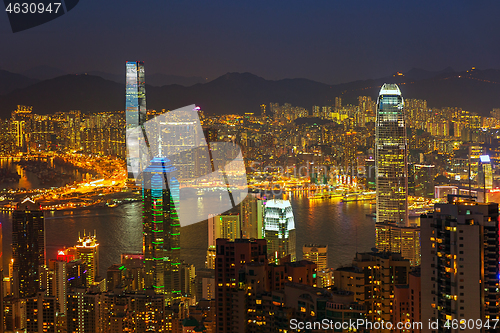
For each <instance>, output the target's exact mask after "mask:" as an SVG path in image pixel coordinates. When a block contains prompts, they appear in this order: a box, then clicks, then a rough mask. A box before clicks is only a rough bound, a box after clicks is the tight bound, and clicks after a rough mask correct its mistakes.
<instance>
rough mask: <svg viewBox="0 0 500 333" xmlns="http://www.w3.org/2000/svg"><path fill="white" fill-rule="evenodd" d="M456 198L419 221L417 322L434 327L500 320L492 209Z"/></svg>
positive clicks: (494, 206)
mask: <svg viewBox="0 0 500 333" xmlns="http://www.w3.org/2000/svg"><path fill="white" fill-rule="evenodd" d="M457 199H460V198H459V197H458V198H457V197H456V196H449V203H439V204H436V205H435V208H434V212H433V213H430V214H428V215H426V216H423V217H421V228H422V233H421V236H422V269H421V279H422V280H421V281H422V304H421V311H422V312H421V317H422V318H428V319H431V320H438V321H439V324H440V327H444V325H445V324H446V322H447V321H452V320H458V321H460V320H463V319H464V320H468V319H470V318H482V319H483V320H486V319H492V320H495V319H499V315H500V307H499V295H498V286H499V268H498V267H499V266H498V262H499V259H500V258H499V252H498V248H499V238H498V233H499V221H498V204H497V203H488V204H485V203H478V202H475V201H472V200H470V199H468V200H464V201H459V200H457ZM454 200H456V201H454ZM478 331H479V330H478ZM480 331H481V332H495V331H496V330H495V329H493V327H490V328H489V329H488V328H483V329H481V330H480ZM432 332H437V330H434V331H432Z"/></svg>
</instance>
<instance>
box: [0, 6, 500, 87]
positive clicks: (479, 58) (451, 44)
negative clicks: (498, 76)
mask: <svg viewBox="0 0 500 333" xmlns="http://www.w3.org/2000/svg"><path fill="white" fill-rule="evenodd" d="M2 8H3V7H2ZM499 13H500V2H498V1H480V2H479V1H428V0H425V1H411V2H410V1H334V0H324V1H323V0H315V1H281V0H272V1H261V0H253V1H241V0H236V1H225V0H211V1H202V0H162V1H159V0H142V1H138V0H136V1H132V0H121V1H97V0H84V1H80V3H79V4H78V6H76V7H75V8H74V9H73V10H72V11H70V12H68V13H67V14H66V15H64V16H62V17H60V18H58V19H56V20H54V21H52V22H49V23H47V24H44V25H42V26H39V27H35V28H33V29H30V30H26V31H23V32H19V33H15V34H14V33H12V31H11V29H10V26H9V23H8V19H7V15H6V13H5V12H4V13H1V14H0V68H1V69H5V70H9V71H14V72H20V71H23V70H26V69H29V68H31V67H34V66H39V65H47V66H52V67H57V68H60V69H62V70H64V71H66V72H69V73H78V72H84V71H105V72H109V73H115V74H118V73H122V72H123V71H124V68H125V67H124V62H125V61H126V60H143V61H145V63H146V71H147V73H150V74H152V73H158V72H160V73H165V74H173V75H182V76H202V77H206V78H208V79H209V80H210V79H214V78H216V77H218V76H220V75H223V74H225V73H227V72H251V73H254V74H256V75H259V76H262V77H264V78H267V79H282V78H297V77H303V78H308V79H313V80H317V81H321V82H325V83H340V82H347V81H352V80H358V79H368V78H378V77H384V76H387V75H390V74H392V73H394V72H396V71H402V72H404V71H408V70H409V69H411V68H412V67H418V68H424V69H428V70H441V69H444V68H445V67H448V66H451V67H452V68H454V69H455V70H465V69H468V68H470V67H471V66H475V67H476V68H478V69H488V68H500V43H499V40H498V39H499V37H498V36H499V32H500V25H499V23H498V14H499Z"/></svg>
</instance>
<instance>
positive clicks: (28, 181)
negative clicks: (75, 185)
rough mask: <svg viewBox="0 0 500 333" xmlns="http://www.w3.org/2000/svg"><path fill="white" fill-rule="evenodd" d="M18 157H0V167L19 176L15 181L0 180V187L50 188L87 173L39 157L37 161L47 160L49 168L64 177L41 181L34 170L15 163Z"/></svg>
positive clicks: (50, 159) (78, 179)
mask: <svg viewBox="0 0 500 333" xmlns="http://www.w3.org/2000/svg"><path fill="white" fill-rule="evenodd" d="M15 161H19V159H13V158H10V157H9V158H7V157H0V169H5V170H8V171H10V172H17V174H18V175H19V176H21V178H20V179H19V180H18V181H17V180H16V181H8V182H0V189H34V188H50V187H60V186H64V185H66V184H68V183H71V182H73V181H75V180H76V181H81V180H83V179H85V178H86V177H87V176H88V174H87V173H86V172H81V171H79V170H78V169H76V168H72V167H69V166H61V165H58V164H56V163H54V159H52V158H41V159H39V161H43V162H47V163H48V164H49V167H50V169H51V170H54V171H56V172H58V173H60V174H63V175H65V176H66V177H55V179H53V180H51V181H49V182H46V183H42V182H41V181H40V179H39V177H37V174H36V173H35V172H31V171H27V170H25V169H24V168H23V167H22V166H21V165H19V164H17V163H15Z"/></svg>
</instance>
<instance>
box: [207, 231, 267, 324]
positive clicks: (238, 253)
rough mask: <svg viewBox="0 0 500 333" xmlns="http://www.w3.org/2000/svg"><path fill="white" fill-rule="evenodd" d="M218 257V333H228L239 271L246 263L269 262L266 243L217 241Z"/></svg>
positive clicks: (257, 240)
mask: <svg viewBox="0 0 500 333" xmlns="http://www.w3.org/2000/svg"><path fill="white" fill-rule="evenodd" d="M216 246H217V250H216V251H217V257H216V263H215V282H216V286H217V287H216V288H217V289H216V290H217V291H216V293H215V302H216V304H217V314H216V318H217V332H218V333H222V332H224V333H226V332H233V330H232V320H233V318H232V299H231V292H232V291H233V290H235V289H236V288H237V286H238V280H239V271H240V269H241V268H242V267H243V265H245V264H246V263H251V262H257V263H265V262H266V261H267V259H266V254H267V248H266V241H265V240H263V239H256V240H248V239H236V240H235V241H234V242H230V241H229V240H226V239H218V240H217V244H216Z"/></svg>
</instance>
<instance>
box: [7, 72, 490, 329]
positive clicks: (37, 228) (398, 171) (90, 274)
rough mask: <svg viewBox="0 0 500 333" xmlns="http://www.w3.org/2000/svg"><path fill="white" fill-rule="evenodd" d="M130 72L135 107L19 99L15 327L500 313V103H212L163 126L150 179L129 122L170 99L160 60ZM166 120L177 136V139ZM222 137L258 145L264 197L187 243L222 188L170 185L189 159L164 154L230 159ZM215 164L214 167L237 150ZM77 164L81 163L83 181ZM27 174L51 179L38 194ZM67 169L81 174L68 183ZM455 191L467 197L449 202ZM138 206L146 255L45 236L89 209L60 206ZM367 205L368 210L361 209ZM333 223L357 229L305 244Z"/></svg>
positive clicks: (220, 216)
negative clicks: (130, 148) (57, 183)
mask: <svg viewBox="0 0 500 333" xmlns="http://www.w3.org/2000/svg"><path fill="white" fill-rule="evenodd" d="M126 68H127V77H126V107H125V109H124V110H121V111H120V110H117V111H109V112H100V111H96V112H84V111H80V110H67V111H64V112H56V113H53V114H43V115H42V114H37V110H36V108H32V107H31V106H23V105H19V106H17V108H16V109H15V110H13V112H12V114H11V115H10V118H8V119H5V120H2V121H0V155H2V156H3V157H5V158H4V159H2V160H1V161H0V162H1V163H0V166H2V171H1V172H0V180H1V182H2V183H6V184H7V183H13V184H18V185H19V187H20V188H19V189H10V188H7V189H6V190H4V191H3V192H2V193H1V197H2V198H3V199H2V201H1V202H0V208H1V209H2V210H3V211H4V212H5V213H6V214H7V215H8V214H10V212H11V211H12V218H13V231H14V232H13V257H14V259H13V260H12V261H11V262H10V267H11V269H10V270H9V274H5V275H6V276H5V279H4V283H3V284H2V285H1V286H2V288H4V290H3V291H2V292H0V303H1V304H3V307H4V311H3V313H4V318H3V320H4V323H5V325H4V326H5V330H6V331H12V332H16V331H34V332H35V331H40V325H41V326H42V328H41V330H42V331H48V332H52V331H53V332H169V333H177V332H179V333H180V332H207V333H213V332H241V331H246V332H285V331H288V332H289V331H293V328H292V327H291V321H290V320H291V319H296V320H298V321H311V322H317V321H321V320H323V319H325V320H328V321H329V322H330V323H342V322H344V321H349V320H357V319H367V320H369V321H370V322H373V323H377V322H382V320H383V321H384V322H393V323H396V322H406V323H416V322H420V321H421V322H423V323H424V327H423V328H418V327H416V328H415V327H413V328H412V329H394V330H392V331H396V332H425V331H426V327H425V324H426V323H427V321H428V320H429V319H431V320H433V319H434V320H439V321H440V323H441V324H440V325H443V324H444V323H446V321H448V320H453V319H462V318H470V317H472V316H475V317H477V318H484V319H486V318H491V319H496V318H497V317H498V316H499V311H498V305H497V303H498V302H499V300H498V296H497V293H498V292H497V288H498V273H499V272H498V261H499V258H498V246H499V244H498V207H496V206H495V204H484V203H482V201H485V202H490V201H495V202H500V194H499V193H500V190H498V187H499V185H500V172H499V170H500V169H499V168H498V165H499V163H500V149H499V148H498V147H499V143H500V111H499V110H500V109H494V110H493V111H492V112H491V116H487V117H485V116H480V115H478V114H477V113H475V112H473V111H469V110H465V109H461V108H458V107H440V108H435V107H432V108H431V106H429V105H428V104H427V101H426V100H424V99H405V100H404V101H403V98H402V94H401V92H400V90H399V88H398V86H396V85H394V84H386V85H384V86H382V88H381V90H380V93H379V96H378V99H377V100H376V101H375V99H374V98H375V97H376V96H368V93H367V92H363V93H362V92H360V93H359V95H360V96H357V95H352V93H345V94H342V96H339V97H336V98H330V99H328V100H325V101H317V102H316V101H315V102H313V103H311V104H310V105H304V106H300V105H295V104H294V103H296V102H293V103H292V102H290V103H289V102H286V100H283V99H281V98H278V97H276V98H277V99H276V100H279V101H280V103H274V102H273V103H270V104H265V103H264V101H262V102H261V103H259V105H258V106H257V107H256V109H255V110H244V111H241V110H235V112H238V111H240V112H241V114H217V115H214V114H209V113H207V112H203V111H199V110H197V109H195V110H193V111H196V117H194V118H193V119H188V120H186V121H172V122H169V121H166V122H163V121H161V122H158V123H157V124H159V125H161V126H164V127H162V128H157V129H158V131H153V132H154V133H148V139H151V141H150V142H148V143H149V146H148V148H149V150H150V151H149V152H150V153H151V156H150V157H151V158H148V159H147V160H144V162H145V163H147V167H145V168H144V170H143V171H144V172H143V175H142V176H141V178H140V179H136V180H134V179H131V178H129V177H130V174H128V173H127V171H126V163H125V159H126V152H125V150H126V149H125V147H126V139H125V138H126V131H125V130H126V129H130V128H133V127H137V126H141V125H143V124H144V123H145V121H146V120H152V119H153V118H154V117H158V116H160V117H165V118H161V119H167V117H168V112H170V111H168V110H165V109H161V110H146V105H145V85H144V83H145V79H144V64H143V63H142V62H127V64H126ZM398 75H399V74H398ZM397 82H400V81H397ZM400 87H403V86H401V85H400ZM405 88H406V87H405ZM402 89H403V88H402ZM405 91H406V90H403V92H405ZM408 95H409V96H410V94H408ZM259 111H260V114H259ZM243 112H244V113H243ZM198 118H199V119H198ZM198 120H199V123H198ZM198 125H201V126H202V127H201V126H198ZM193 129H194V130H193ZM201 129H203V134H204V135H201V133H200V130H201ZM166 132H168V133H170V134H172V136H171V138H170V139H169V140H163V139H164V137H161V136H160V134H161V133H166ZM193 132H196V133H195V134H196V135H192V134H193ZM150 134H151V135H150ZM198 134H200V135H198ZM160 137H161V138H160ZM160 139H161V140H160ZM203 139H205V140H206V142H208V143H209V144H208V145H205V143H206V142H203ZM221 141H222V142H233V143H236V144H237V145H239V146H240V147H241V151H242V152H243V157H244V162H245V166H246V173H247V183H248V191H249V194H248V196H247V197H246V198H245V199H244V200H243V201H242V202H241V203H240V204H239V205H238V204H235V205H233V207H232V208H231V209H229V210H227V211H224V212H220V213H217V215H208V214H206V215H203V216H202V219H203V221H201V222H200V224H199V225H201V226H202V227H201V228H199V229H196V228H193V229H191V228H189V229H185V230H189V231H186V234H183V241H184V239H187V242H188V244H187V246H186V245H183V246H182V250H183V252H182V253H181V237H180V232H181V231H180V230H181V227H180V217H179V216H180V215H179V212H178V211H177V210H176V204H177V203H179V202H180V201H177V200H180V194H181V191H186V190H188V191H192V192H193V193H194V196H193V198H192V199H194V200H193V205H192V206H190V207H189V208H190V209H192V210H193V211H194V210H195V208H196V204H195V202H198V201H201V199H203V194H204V193H203V191H204V190H207V189H208V191H211V190H212V189H213V188H214V187H215V186H213V183H211V182H210V181H209V180H207V179H205V178H204V177H201V178H200V179H197V180H196V181H192V182H191V181H189V182H187V183H185V184H182V186H181V185H180V183H181V182H179V183H177V182H175V181H170V182H169V181H168V179H167V178H168V176H166V175H167V174H168V173H171V172H175V171H178V170H174V166H173V165H171V164H170V162H169V161H168V160H167V159H166V158H164V157H163V156H162V154H166V153H167V152H168V153H169V154H170V153H178V152H180V151H183V150H191V149H192V148H194V147H198V146H200V145H202V146H203V147H207V149H208V151H210V152H211V153H213V152H214V149H215V148H214V147H216V145H212V143H215V142H221ZM197 154H198V153H197V152H195V151H194V150H193V153H191V152H190V153H189V161H188V162H187V163H185V164H184V165H182V168H185V169H186V170H189V171H188V172H186V173H184V174H182V176H183V177H185V178H186V179H188V180H189V179H190V178H193V176H199V175H196V174H195V172H194V170H195V168H193V167H194V166H199V165H201V162H200V161H201V159H200V156H201V154H200V155H197ZM207 161H209V162H210V163H207V165H208V164H212V165H211V167H213V169H215V168H216V166H217V164H218V163H219V162H220V161H219V160H217V159H214V156H212V158H208V159H207ZM197 163H200V164H197ZM178 166H179V164H177V165H176V167H178ZM65 168H74V172H73V171H72V173H74V174H77V175H78V177H79V178H75V180H76V182H75V183H72V182H73V178H71V176H69V175H68V173H69V172H68V171H67V170H66V169H65ZM59 170H62V171H59ZM70 170H73V169H70ZM27 175H28V176H29V179H28V178H27ZM226 176H228V177H231V173H230V172H229V173H227V174H226ZM20 179H22V181H21V180H20ZM26 179H28V180H29V181H32V180H33V179H35V182H36V180H38V181H39V183H40V184H42V185H43V186H46V187H47V188H41V187H42V186H40V188H37V189H25V188H23V187H22V186H24V185H21V184H28V183H27V182H26ZM59 179H61V181H63V180H64V182H65V183H67V185H66V186H62V187H60V188H57V187H53V188H52V187H51V185H52V184H51V181H53V180H59ZM183 180H185V179H183ZM16 182H17V183H16ZM186 184H187V186H186ZM198 185H200V186H202V187H204V190H202V191H200V190H199V188H196V187H197V186H198ZM189 187H191V188H189ZM224 190H225V189H224ZM374 191H375V192H374ZM449 194H452V195H458V196H459V197H458V198H459V199H460V200H462V199H463V200H462V201H455V202H450V203H448V204H444V202H445V200H446V198H447V197H448V195H449ZM26 197H31V199H27V200H26V201H24V199H25V198H26ZM476 197H477V200H476V201H473V199H475V198H476ZM35 200H36V202H37V204H34V201H35ZM19 202H21V204H19V206H17V203H19ZM129 202H135V203H133V204H130V205H126V206H124V207H122V208H123V211H126V212H127V215H126V219H127V220H126V222H127V223H130V224H124V230H125V228H129V227H131V226H132V225H133V226H136V227H139V228H140V230H142V236H143V238H142V241H143V242H142V249H139V248H134V249H133V250H132V243H133V242H131V243H130V244H127V246H129V245H130V246H131V247H130V248H128V247H127V249H126V250H125V251H132V252H126V253H122V252H121V251H122V249H120V252H116V249H111V247H110V246H109V239H108V240H106V235H105V234H102V233H101V235H102V236H100V238H99V242H97V239H96V237H95V232H94V234H93V235H88V234H86V233H85V232H84V234H83V237H79V239H78V241H77V243H78V244H77V245H76V246H74V247H70V248H63V249H62V250H58V251H57V252H56V251H55V250H54V247H53V246H48V247H47V248H45V245H44V241H43V240H44V238H43V237H41V236H40V235H43V232H44V227H43V220H44V218H43V211H45V214H51V215H50V218H52V217H53V216H52V214H54V215H55V217H57V218H58V220H57V222H61V221H64V223H65V222H66V220H65V219H73V218H74V216H70V214H66V212H64V214H62V215H61V216H58V212H52V211H57V210H60V209H71V210H74V209H79V208H83V207H88V208H90V207H92V206H94V207H96V208H98V209H103V210H109V212H112V213H111V214H109V216H111V217H110V219H111V218H113V217H112V216H113V214H114V213H115V212H117V211H121V210H122V208H119V209H118V210H114V211H113V210H112V209H113V208H114V207H117V206H118V205H123V204H125V203H129ZM40 205H41V206H40ZM87 205H89V206H90V207H89V206H87ZM292 206H293V209H292ZM358 206H359V207H360V208H359V209H361V210H362V211H361V213H360V214H358V215H357V216H356V219H350V217H351V216H346V215H345V214H346V212H348V213H347V214H353V216H354V213H355V211H354V210H353V209H356V208H353V207H358ZM199 207H200V206H198V208H199ZM337 208H339V209H337ZM41 209H43V210H41ZM137 209H139V211H137V212H135V211H134V213H137V214H136V215H134V214H128V213H129V212H130V210H137ZM80 212H82V214H87V210H85V211H83V210H81V211H80ZM304 212H305V214H304ZM337 212H338V214H341V215H337ZM353 212H354V213H353ZM342 214H343V215H342ZM421 214H424V215H421ZM71 215H73V214H71ZM75 215H77V214H75ZM375 215H376V217H377V220H376V223H375V226H374V228H373V223H372V221H371V219H372V218H373V217H374V216H375ZM46 216H47V217H48V218H49V216H48V215H46ZM106 216H108V215H106ZM338 216H343V217H341V218H339V217H338ZM59 217H60V218H61V219H59ZM418 218H420V221H419V220H418ZM63 219H64V220H63ZM339 219H341V221H340V224H339V223H337V222H338V221H337V220H339ZM363 219H366V221H365V220H363ZM52 221H54V225H57V222H56V220H55V219H54V220H52V219H51V220H50V223H52ZM106 222H107V221H106ZM361 222H366V223H361ZM419 222H420V225H421V227H420V226H419ZM2 223H3V221H2ZM205 223H206V225H205ZM323 223H324V224H323ZM322 225H326V226H327V227H328V228H330V227H334V228H338V227H339V226H340V229H334V232H331V229H328V232H324V238H322V237H323V235H322V234H321V233H322V232H323V230H321V231H320V233H319V234H318V233H316V235H319V237H318V238H317V239H316V238H315V239H311V238H307V240H306V241H304V243H306V245H304V243H300V244H299V246H303V247H302V259H303V260H299V261H297V257H299V259H300V253H301V252H300V249H296V246H297V244H296V238H297V235H296V232H297V231H298V230H300V232H307V233H309V232H311V233H314V232H317V231H318V228H317V227H318V226H322ZM367 225H368V226H371V227H372V228H371V229H364V230H361V228H366V226H367ZM120 226H121V224H120ZM189 227H191V226H189ZM23 228H24V229H23ZM79 228H81V229H83V227H79ZM92 228H93V227H92ZM296 229H297V231H296ZM358 229H359V230H358ZM79 230H80V229H79ZM126 230H127V232H128V229H126ZM134 230H135V229H134ZM137 230H139V229H137ZM137 230H136V231H137ZM183 230H184V229H183ZM193 230H196V232H193ZM366 230H369V231H368V232H366ZM120 231H123V230H120ZM337 231H339V232H337ZM358 231H359V234H358ZM106 232H107V230H106ZM110 232H113V231H110ZM25 233H26V236H24V234H25ZM205 233H206V234H205ZM361 234H365V235H363V236H362V235H361ZM203 235H205V236H203ZM201 236H203V237H201ZM304 236H305V235H299V238H300V239H304ZM307 236H308V237H309V234H308V235H307ZM101 237H102V238H101ZM369 237H371V238H369ZM361 238H363V239H364V240H365V241H364V242H359V239H361ZM366 239H368V241H366ZM32 240H33V241H32ZM373 240H375V242H374V243H373ZM106 241H107V242H108V243H106ZM71 242H73V241H71ZM370 242H371V243H370ZM98 243H100V244H101V245H99V244H98ZM421 243H422V244H421ZM318 244H323V245H318ZM339 244H340V245H339ZM66 245H74V243H70V244H66ZM113 245H114V244H113ZM421 245H422V246H421ZM207 246H208V251H207V252H205V251H206V250H207ZM339 246H340V247H341V248H340V251H339ZM113 247H114V246H113ZM344 247H345V250H344ZM60 248H62V246H61V247H59V246H58V247H57V249H60ZM26 249H28V250H26ZM354 249H355V250H354ZM108 251H109V252H108ZM366 251H372V252H366ZM99 252H100V253H99ZM328 252H330V253H328ZM351 252H352V255H354V254H355V258H354V260H353V261H352V263H351V264H349V261H350V260H351V259H352V258H351V257H349V258H348V259H347V260H346V259H345V255H346V253H351ZM205 253H206V262H203V261H204V259H205V257H204V256H205ZM99 255H100V257H101V258H99ZM348 255H349V254H348ZM349 256H351V255H349ZM110 257H113V261H112V262H110V260H109V258H110ZM46 258H50V260H48V263H47V265H45V260H46ZM188 258H189V260H191V259H193V258H194V260H195V261H199V262H195V263H194V264H193V263H192V262H188V261H184V260H187V259H188ZM7 259H10V258H7ZM329 260H330V262H331V263H330V265H332V264H333V265H332V266H331V267H329V263H328V261H329ZM100 262H101V267H99V263H100ZM346 264H347V266H346ZM103 265H106V267H104V266H103ZM198 265H199V266H201V267H199V266H198ZM204 265H205V267H203V266H204ZM6 267H7V266H6ZM5 273H6V270H5ZM7 275H8V276H7ZM27 277H28V278H27ZM11 287H12V288H11ZM2 296H5V297H4V301H3V302H2V299H1V297H2ZM311 331H312V332H314V333H316V332H322V331H324V330H316V331H315V330H311ZM336 331H341V330H336ZM351 331H352V330H351ZM363 331H365V332H386V331H387V332H388V330H378V329H371V328H366V327H365V328H362V329H358V332H363ZM0 332H1V330H0Z"/></svg>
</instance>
